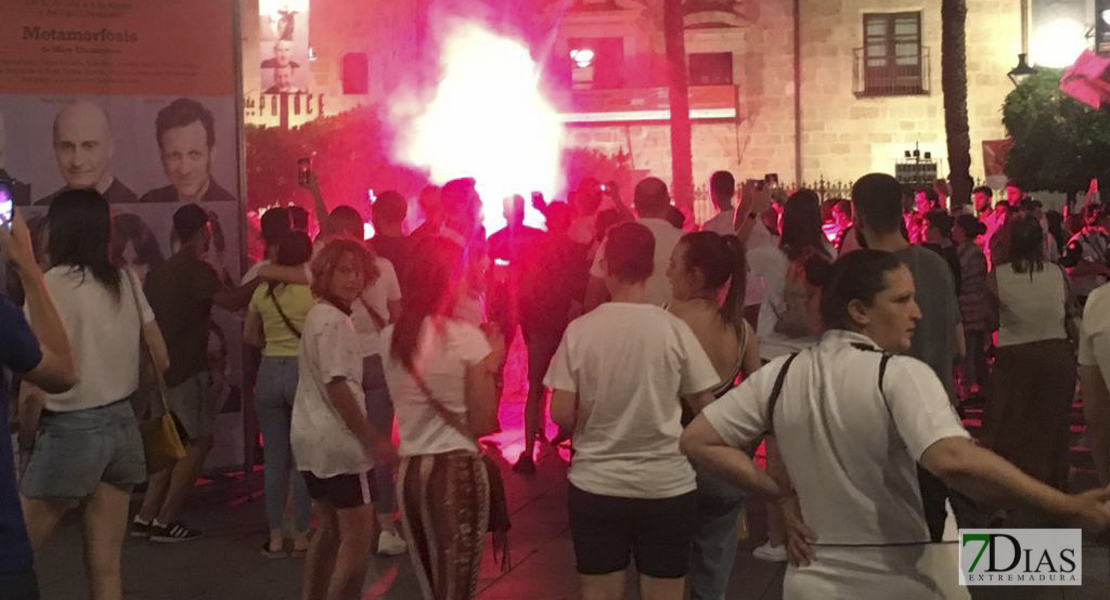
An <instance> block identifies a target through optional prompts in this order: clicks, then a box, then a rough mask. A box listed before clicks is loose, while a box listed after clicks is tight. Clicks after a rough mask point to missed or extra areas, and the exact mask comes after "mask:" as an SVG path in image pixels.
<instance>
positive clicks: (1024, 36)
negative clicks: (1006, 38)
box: [1006, 0, 1037, 87]
mask: <svg viewBox="0 0 1110 600" xmlns="http://www.w3.org/2000/svg"><path fill="white" fill-rule="evenodd" d="M1018 1H1019V2H1021V53H1020V54H1018V64H1017V66H1016V67H1014V68H1012V69H1010V72H1009V73H1006V76H1007V77H1009V78H1010V81H1012V82H1014V87H1017V86H1018V85H1020V84H1021V82H1022V81H1025V80H1026V79H1027V78H1028V77H1029V76H1030V75H1032V74H1034V73H1036V72H1037V70H1036V69H1034V68H1033V67H1031V66H1029V0H1018Z"/></svg>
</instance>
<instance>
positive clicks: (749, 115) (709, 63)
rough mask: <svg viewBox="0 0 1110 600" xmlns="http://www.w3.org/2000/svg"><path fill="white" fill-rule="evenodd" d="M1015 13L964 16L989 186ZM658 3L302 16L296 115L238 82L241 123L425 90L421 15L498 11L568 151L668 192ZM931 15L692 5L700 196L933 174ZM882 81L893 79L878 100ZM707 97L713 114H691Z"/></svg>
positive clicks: (879, 4) (274, 121) (902, 9)
mask: <svg viewBox="0 0 1110 600" xmlns="http://www.w3.org/2000/svg"><path fill="white" fill-rule="evenodd" d="M263 1H268V0H263ZM1023 1H1028V2H1029V3H1030V5H1031V6H1032V7H1033V18H1034V20H1036V19H1038V18H1040V19H1042V20H1043V19H1044V18H1046V17H1045V14H1047V13H1045V14H1042V13H1040V12H1038V11H1039V10H1040V5H1042V4H1044V2H1047V1H1048V0H966V3H967V8H968V15H967V75H968V112H969V121H970V127H971V154H972V177H973V178H975V179H980V180H981V179H983V178H984V175H985V173H984V152H983V142H984V141H990V140H998V139H1002V138H1004V137H1005V130H1004V128H1003V126H1002V123H1001V107H1002V103H1003V100H1004V98H1005V96H1006V94H1007V93H1009V91H1010V90H1011V89H1013V84H1012V83H1011V82H1010V80H1009V79H1008V77H1007V72H1008V71H1009V70H1010V69H1011V68H1012V67H1013V66H1014V65H1015V64H1016V58H1017V54H1018V53H1019V52H1020V51H1021V23H1020V6H1021V3H1022V2H1023ZM1053 1H1057V2H1061V1H1065V0H1053ZM1066 1H1068V2H1083V1H1084V0H1066ZM662 2H663V0H480V1H479V0H409V1H406V2H395V1H385V0H311V2H310V6H311V14H310V17H309V19H310V41H311V45H312V48H313V51H314V54H315V55H316V56H318V60H315V61H312V62H311V63H310V64H309V66H308V68H310V69H311V73H312V76H311V85H310V86H309V88H310V89H309V90H308V93H307V94H300V96H304V97H303V98H300V99H299V100H298V101H297V102H296V104H295V105H294V104H293V99H292V98H290V99H289V102H290V104H289V106H288V108H285V107H281V106H280V105H275V102H277V101H278V98H277V97H276V95H267V94H264V93H263V92H262V89H263V88H264V86H263V85H262V82H261V81H260V80H259V74H258V71H257V70H256V69H245V70H244V83H243V87H244V96H245V98H244V102H245V105H246V106H245V108H246V112H247V119H246V120H247V123H250V124H259V125H266V126H276V125H279V124H281V119H280V117H279V113H281V112H282V111H283V110H284V111H289V112H288V113H287V117H286V121H285V123H284V124H286V125H288V126H296V125H298V124H300V123H303V122H305V121H307V120H310V119H314V118H316V117H318V116H321V115H332V114H337V113H340V112H343V111H345V110H349V109H350V108H353V107H355V106H358V105H360V104H368V103H374V102H382V101H387V100H388V99H389V98H390V95H391V94H393V93H394V92H395V91H396V89H397V88H398V86H401V85H410V86H411V85H413V84H414V80H415V83H416V84H417V85H419V84H420V82H421V79H420V78H421V77H423V78H424V79H423V81H425V82H426V81H427V79H428V77H430V76H429V75H428V73H430V72H434V64H435V62H436V58H437V57H436V55H435V50H434V46H435V41H434V40H429V39H426V38H428V37H429V36H431V37H434V35H435V33H436V31H437V24H436V22H434V18H433V17H429V14H433V15H434V14H435V13H436V12H437V11H441V10H442V8H443V6H444V5H449V6H450V7H453V9H454V10H455V12H456V13H458V14H465V13H467V12H469V13H470V14H474V13H481V15H480V18H483V19H485V20H488V21H490V22H495V21H496V20H497V19H498V18H500V17H499V16H498V15H503V14H505V13H509V12H512V13H516V14H517V16H518V17H519V14H521V13H526V14H527V15H528V17H529V18H527V19H523V20H524V21H525V22H526V24H527V27H526V28H525V29H526V30H524V31H519V32H518V33H519V35H520V36H521V37H524V38H525V39H527V40H529V41H530V43H531V44H532V45H533V46H534V47H535V48H536V52H535V53H534V54H535V55H548V56H549V57H550V58H549V60H548V62H549V63H551V64H549V65H547V69H548V75H552V74H554V76H551V77H545V78H544V80H545V81H547V82H548V84H547V85H548V87H549V88H551V89H550V91H551V93H552V96H553V97H556V98H558V99H559V101H558V102H556V104H557V106H559V107H560V110H561V111H562V112H564V113H565V114H564V118H565V120H566V122H567V128H568V134H567V143H568V144H569V145H571V146H575V147H584V148H591V149H595V150H598V151H600V152H603V153H606V154H610V155H618V154H621V155H626V156H628V158H629V163H630V165H631V166H632V168H633V169H635V170H636V171H638V172H643V171H647V172H651V173H653V174H656V175H659V176H660V177H663V178H664V179H666V180H669V179H670V174H671V166H670V162H671V161H670V139H669V128H668V126H667V121H666V106H665V105H664V106H659V105H658V100H659V98H660V97H662V98H663V102H664V103H665V102H666V95H665V94H666V80H665V77H666V75H665V73H666V70H665V63H664V62H663V57H664V55H665V44H664V36H663V27H662ZM240 3H241V4H240V7H241V9H240V15H241V23H242V31H243V60H244V64H248V65H253V64H257V62H258V60H259V58H260V57H259V56H258V54H259V43H258V38H257V35H258V34H257V31H258V26H257V18H258V17H257V15H258V11H259V3H260V0H240ZM478 5H482V8H475V7H478ZM940 5H941V0H796V1H795V0H686V2H685V13H686V15H685V24H686V32H685V44H686V52H687V54H688V57H689V64H690V75H691V86H692V97H694V98H695V99H694V100H693V101H692V104H691V108H692V115H693V119H694V121H693V160H694V177H695V182H697V184H699V185H704V182H705V181H706V180H707V178H708V176H709V174H710V173H712V172H713V171H714V170H717V169H729V170H731V171H733V172H734V173H736V174H737V176H738V178H739V179H741V180H743V179H745V178H760V177H762V176H763V175H764V174H766V173H777V174H778V175H779V178H780V180H781V181H782V182H784V183H791V182H804V183H808V184H811V185H813V184H815V182H818V181H819V180H821V181H826V182H841V183H843V184H846V183H848V182H850V181H851V180H853V179H855V178H856V177H858V176H859V175H860V174H862V173H866V172H868V171H875V170H879V171H887V172H892V171H894V167H895V163H897V162H898V161H899V160H900V159H902V158H903V157H904V156H905V152H906V151H907V150H913V149H915V148H919V150H920V152H921V155H922V156H923V155H924V153H926V152H928V153H929V154H930V155H931V157H932V158H933V159H934V160H935V161H936V162H937V164H938V171H939V175H941V176H943V175H944V174H945V172H946V171H947V163H946V153H947V151H946V148H945V135H944V111H943V97H942V94H941V65H940V62H941V47H940V45H941V16H940ZM796 6H797V9H798V10H797V13H796V12H795V7H796ZM1046 10H1047V9H1046ZM1042 12H1044V11H1042ZM533 15H534V18H532V17H533ZM529 28H530V29H529ZM796 28H797V33H798V44H797V49H798V51H796V46H795V30H796ZM868 28H870V29H868ZM868 31H870V35H869V34H868ZM422 32H423V33H422ZM865 39H866V40H868V41H866V42H865ZM595 42H596V45H594V46H591V44H594V43H595ZM541 48H542V49H545V50H541ZM547 48H550V51H547V50H546V49H547ZM584 48H589V49H590V50H591V51H595V50H596V52H597V54H598V55H599V56H597V57H595V58H596V60H597V61H598V62H597V63H596V64H590V61H585V60H581V61H576V60H575V59H573V58H571V57H570V53H571V52H572V51H575V50H581V49H584ZM352 53H356V54H363V55H365V56H366V57H368V67H367V68H368V73H367V78H366V89H365V90H364V91H363V92H361V93H357V94H350V93H345V90H344V88H343V82H344V69H343V60H344V57H346V56H347V55H349V54H352ZM604 53H609V54H613V53H616V54H619V55H620V56H619V57H617V58H613V57H610V59H611V60H610V62H609V63H608V67H606V66H604V64H603V63H604V60H602V59H604V58H605V57H604V56H601V54H604ZM580 58H581V56H580ZM614 61H615V62H614ZM899 61H901V62H910V63H915V64H916V66H915V65H902V64H898V63H899ZM579 62H580V63H582V64H585V65H586V66H585V67H581V66H579V64H578V63H579ZM884 64H885V66H883V65H884ZM903 67H905V68H903ZM414 72H418V73H419V75H418V76H416V77H415V78H414ZM876 73H878V74H879V78H880V79H882V78H884V77H885V78H887V79H889V80H888V81H886V83H885V84H884V83H883V82H882V81H879V85H878V86H877V87H876V86H875V85H872V84H873V82H872V81H871V79H873V77H872V76H873V75H875V74H876ZM796 74H797V76H796ZM607 77H608V78H609V80H608V81H607V80H606V78H607ZM614 78H615V79H614ZM892 83H893V84H896V85H893V86H891V85H890V84H892ZM884 85H885V86H886V87H884ZM894 88H897V89H894ZM703 92H712V93H709V94H705V93H703ZM702 96H705V98H707V100H698V99H697V98H700V97H702ZM722 99H724V100H727V102H726V103H725V104H722V103H721V101H722ZM699 216H700V215H699Z"/></svg>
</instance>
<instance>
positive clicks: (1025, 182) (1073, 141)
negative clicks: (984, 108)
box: [1002, 69, 1110, 194]
mask: <svg viewBox="0 0 1110 600" xmlns="http://www.w3.org/2000/svg"><path fill="white" fill-rule="evenodd" d="M1062 75H1063V71H1060V70H1058V69H1038V71H1037V73H1036V74H1035V75H1031V76H1030V77H1028V78H1027V79H1026V80H1025V81H1023V82H1022V83H1021V85H1019V86H1018V87H1017V88H1016V89H1015V90H1014V91H1012V92H1010V94H1009V95H1008V96H1006V103H1005V104H1004V105H1003V109H1002V123H1003V124H1004V125H1005V126H1006V130H1007V131H1008V132H1009V134H1010V137H1011V138H1012V139H1013V141H1014V145H1013V148H1012V149H1011V150H1010V154H1009V158H1008V159H1007V161H1006V176H1007V177H1009V178H1010V179H1012V180H1014V181H1016V182H1017V183H1018V184H1019V185H1020V186H1021V187H1022V188H1023V189H1028V190H1045V191H1052V192H1063V193H1069V194H1073V193H1075V192H1079V191H1082V190H1084V189H1086V188H1087V184H1088V183H1089V182H1090V180H1091V178H1092V177H1097V178H1099V180H1100V181H1102V182H1107V181H1110V114H1107V113H1104V112H1100V111H1096V110H1092V109H1091V108H1089V107H1087V106H1086V105H1084V104H1081V103H1080V102H1078V101H1076V100H1075V99H1073V98H1071V97H1070V96H1068V95H1067V94H1065V93H1064V92H1062V91H1060V78H1061V76H1062Z"/></svg>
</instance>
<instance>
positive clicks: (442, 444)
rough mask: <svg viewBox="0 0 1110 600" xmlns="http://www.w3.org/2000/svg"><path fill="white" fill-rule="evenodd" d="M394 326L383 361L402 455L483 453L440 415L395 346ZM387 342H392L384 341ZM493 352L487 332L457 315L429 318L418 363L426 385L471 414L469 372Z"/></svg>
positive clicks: (453, 407) (441, 398)
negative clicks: (396, 352)
mask: <svg viewBox="0 0 1110 600" xmlns="http://www.w3.org/2000/svg"><path fill="white" fill-rule="evenodd" d="M393 332H394V327H393V326H392V325H391V326H389V327H388V328H386V330H385V332H384V333H383V334H382V340H383V344H382V362H383V364H384V365H385V381H386V385H388V387H389V397H390V398H391V399H392V400H393V408H394V410H395V411H396V413H397V434H398V436H399V437H400V439H401V445H400V447H399V449H398V452H399V453H400V455H401V456H417V455H421V454H442V453H445V452H452V451H455V450H468V451H471V452H477V451H478V445H477V444H476V443H475V441H474V440H473V439H470V438H467V437H463V435H462V434H461V433H459V432H458V431H457V430H456V429H455V428H454V427H452V426H450V425H448V424H447V421H445V420H443V418H442V417H440V415H439V413H438V412H436V409H435V408H434V407H433V406H432V404H431V402H430V401H429V400H428V396H427V394H425V393H424V391H423V390H421V389H420V386H419V385H418V384H417V382H416V380H415V379H413V377H412V374H410V373H409V371H408V369H406V368H405V366H404V365H403V364H401V361H400V360H396V359H394V357H393V353H392V350H391V348H390V346H391V344H392V340H393ZM386 340H388V341H389V342H388V343H384V342H385V341H386ZM492 350H493V348H491V347H490V345H489V341H488V340H487V339H486V334H484V333H482V330H481V329H478V328H477V327H475V326H474V325H471V324H470V323H465V322H463V321H459V320H456V319H431V318H429V319H425V321H424V325H423V326H422V327H421V330H420V342H419V343H418V344H417V351H416V356H415V360H414V361H413V363H414V364H415V365H416V371H417V373H419V375H420V377H421V378H422V379H423V380H424V384H425V385H427V386H428V389H429V390H430V391H431V392H432V394H433V395H434V396H435V398H436V400H438V401H439V403H440V404H442V405H443V406H444V407H445V408H446V409H447V410H449V411H451V412H453V413H456V414H458V415H461V416H464V415H465V414H466V410H467V409H466V370H467V369H468V368H469V367H472V366H474V365H475V364H477V363H479V362H481V361H482V360H484V359H485V358H486V357H487V356H489V353H490V352H491V351H492Z"/></svg>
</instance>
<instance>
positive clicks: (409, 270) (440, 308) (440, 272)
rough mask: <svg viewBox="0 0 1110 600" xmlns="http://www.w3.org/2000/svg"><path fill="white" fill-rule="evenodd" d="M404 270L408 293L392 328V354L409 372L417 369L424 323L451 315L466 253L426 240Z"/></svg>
mask: <svg viewBox="0 0 1110 600" xmlns="http://www.w3.org/2000/svg"><path fill="white" fill-rule="evenodd" d="M412 255H413V256H419V257H420V260H419V261H416V260H410V261H408V265H407V266H406V268H405V274H404V278H403V279H402V281H404V282H405V285H406V286H407V287H406V292H405V294H404V296H403V297H402V298H401V316H400V317H399V318H398V319H397V324H396V325H395V326H394V328H393V340H392V341H391V342H390V351H391V352H392V354H393V360H398V361H400V362H401V364H402V365H404V367H405V368H406V369H408V370H410V371H411V370H413V369H414V368H415V358H416V351H417V349H418V346H419V344H420V330H421V327H422V326H423V325H424V321H425V319H427V318H428V317H432V316H437V315H447V314H450V313H451V311H452V310H454V308H455V300H456V298H457V296H458V292H459V287H460V285H462V280H463V272H464V261H463V249H462V248H461V247H460V246H459V245H458V244H456V243H454V242H452V241H451V240H448V239H447V238H444V237H440V236H427V237H425V238H423V239H421V240H420V241H419V242H417V244H416V246H415V247H414V248H413V254H412Z"/></svg>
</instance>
